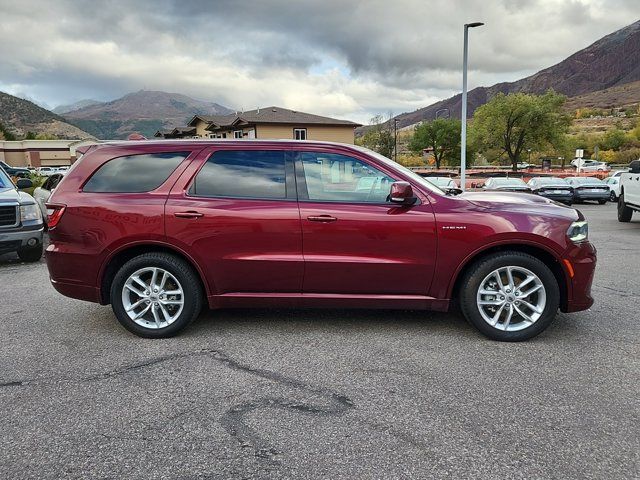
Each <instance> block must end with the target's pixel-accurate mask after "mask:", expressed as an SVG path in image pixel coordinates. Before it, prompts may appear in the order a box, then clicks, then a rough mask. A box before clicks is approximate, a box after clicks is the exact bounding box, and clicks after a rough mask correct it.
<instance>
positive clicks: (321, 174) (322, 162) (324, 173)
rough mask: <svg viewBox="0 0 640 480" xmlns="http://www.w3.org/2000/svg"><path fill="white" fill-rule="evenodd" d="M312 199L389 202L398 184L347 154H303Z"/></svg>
mask: <svg viewBox="0 0 640 480" xmlns="http://www.w3.org/2000/svg"><path fill="white" fill-rule="evenodd" d="M301 157H302V166H303V168H304V178H305V181H306V184H307V192H308V194H309V200H319V201H331V202H371V203H380V202H386V201H387V197H388V196H389V191H390V187H391V184H392V183H393V182H394V181H395V180H394V179H393V178H391V177H388V176H387V175H385V174H384V173H382V172H381V171H380V170H378V169H376V168H374V167H372V166H370V165H368V164H366V163H364V162H361V161H360V160H356V159H355V158H352V157H347V156H345V155H338V154H332V153H311V152H303V153H301Z"/></svg>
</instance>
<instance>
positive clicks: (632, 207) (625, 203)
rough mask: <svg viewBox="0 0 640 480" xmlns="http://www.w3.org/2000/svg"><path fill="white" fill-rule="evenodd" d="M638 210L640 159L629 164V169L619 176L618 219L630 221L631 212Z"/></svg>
mask: <svg viewBox="0 0 640 480" xmlns="http://www.w3.org/2000/svg"><path fill="white" fill-rule="evenodd" d="M634 211H635V212H640V160H634V161H633V162H631V163H630V164H629V171H628V172H626V173H623V174H622V175H621V176H620V196H619V197H618V221H620V222H630V221H631V217H632V215H633V212H634Z"/></svg>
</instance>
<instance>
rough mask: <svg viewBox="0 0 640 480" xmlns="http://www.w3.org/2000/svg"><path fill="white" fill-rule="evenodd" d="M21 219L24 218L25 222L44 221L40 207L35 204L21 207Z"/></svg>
mask: <svg viewBox="0 0 640 480" xmlns="http://www.w3.org/2000/svg"><path fill="white" fill-rule="evenodd" d="M20 218H22V221H23V222H24V221H25V220H42V212H41V211H40V207H38V205H36V204H35V203H32V204H30V205H20Z"/></svg>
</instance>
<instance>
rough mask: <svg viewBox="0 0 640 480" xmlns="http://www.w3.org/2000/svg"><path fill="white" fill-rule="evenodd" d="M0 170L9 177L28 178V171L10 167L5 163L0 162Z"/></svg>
mask: <svg viewBox="0 0 640 480" xmlns="http://www.w3.org/2000/svg"><path fill="white" fill-rule="evenodd" d="M0 168H2V169H3V170H4V171H5V173H6V174H7V175H9V176H10V177H17V178H29V169H28V168H23V167H12V166H11V165H9V164H8V163H6V162H3V161H1V160H0Z"/></svg>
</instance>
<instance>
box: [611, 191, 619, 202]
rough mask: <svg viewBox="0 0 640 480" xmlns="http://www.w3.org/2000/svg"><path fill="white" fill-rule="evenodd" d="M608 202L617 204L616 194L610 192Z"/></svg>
mask: <svg viewBox="0 0 640 480" xmlns="http://www.w3.org/2000/svg"><path fill="white" fill-rule="evenodd" d="M609 201H611V202H617V201H618V197H616V192H611V193H610V194H609Z"/></svg>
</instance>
